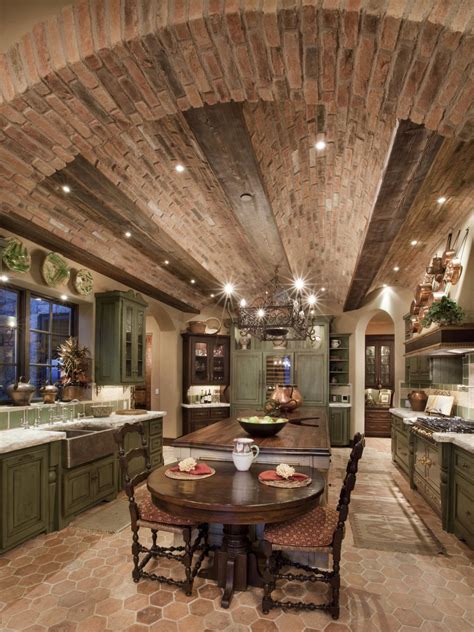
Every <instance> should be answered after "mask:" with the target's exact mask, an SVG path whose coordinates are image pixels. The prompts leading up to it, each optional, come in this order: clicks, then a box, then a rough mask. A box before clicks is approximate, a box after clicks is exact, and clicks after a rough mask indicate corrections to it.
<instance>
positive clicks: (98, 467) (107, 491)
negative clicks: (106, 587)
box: [62, 454, 117, 521]
mask: <svg viewBox="0 0 474 632" xmlns="http://www.w3.org/2000/svg"><path fill="white" fill-rule="evenodd" d="M116 477H117V466H116V455H115V454H111V455H110V456H107V457H104V458H103V459H98V460H97V461H94V462H93V463H87V465H81V466H79V467H75V468H73V469H71V470H64V471H63V480H62V487H63V494H62V513H63V519H65V520H66V521H67V519H68V518H70V517H71V516H73V515H75V514H78V513H80V512H82V511H84V510H86V509H88V508H89V507H93V506H94V505H96V504H97V503H98V502H99V501H101V500H105V499H109V500H112V499H113V498H115V495H116V493H117V478H116Z"/></svg>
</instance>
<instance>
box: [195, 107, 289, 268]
mask: <svg viewBox="0 0 474 632" xmlns="http://www.w3.org/2000/svg"><path fill="white" fill-rule="evenodd" d="M183 115H184V117H185V119H186V121H187V123H188V125H189V127H190V129H191V131H192V133H193V135H194V137H195V138H196V141H197V143H198V145H199V147H200V149H201V151H202V153H203V154H204V156H205V158H206V160H207V162H208V163H209V165H210V167H211V169H212V171H213V172H214V174H215V176H216V178H217V179H218V181H219V183H220V185H221V187H222V189H223V191H224V193H225V194H226V196H227V198H228V200H229V202H230V206H231V208H232V210H233V212H234V215H235V217H236V218H237V221H238V222H239V224H240V226H241V227H242V231H243V233H244V234H245V236H246V238H247V240H248V242H250V244H251V246H252V251H253V252H254V253H255V254H256V256H257V257H258V258H259V260H260V261H261V263H262V265H263V267H264V274H265V273H266V274H267V275H268V274H272V273H273V271H274V268H275V266H277V265H278V266H280V271H281V272H282V273H283V274H284V275H285V274H289V271H290V267H289V263H288V260H287V258H286V253H285V250H284V247H283V243H282V240H281V237H280V233H279V231H278V227H277V224H276V222H275V218H274V215H273V211H272V208H271V205H270V202H269V198H268V196H267V193H266V191H265V187H264V184H263V179H262V175H261V173H260V166H259V164H258V162H257V159H256V156H255V153H254V149H253V146H252V141H251V139H250V134H249V132H248V129H247V126H246V124H245V120H244V116H243V112H242V105H241V104H239V103H224V104H217V105H212V106H206V107H203V108H198V109H192V110H187V111H186V112H184V113H183ZM243 193H250V194H251V196H252V198H251V200H249V201H243V200H242V199H241V197H240V196H241V195H242V194H243Z"/></svg>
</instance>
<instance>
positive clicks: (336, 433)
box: [329, 406, 351, 446]
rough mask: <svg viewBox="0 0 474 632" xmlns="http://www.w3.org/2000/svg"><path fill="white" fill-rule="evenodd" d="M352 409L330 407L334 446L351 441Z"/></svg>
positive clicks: (330, 424)
mask: <svg viewBox="0 0 474 632" xmlns="http://www.w3.org/2000/svg"><path fill="white" fill-rule="evenodd" d="M350 432H351V409H350V408H336V407H334V406H330V407H329V435H330V437H331V445H332V446H347V445H350V442H351V434H350Z"/></svg>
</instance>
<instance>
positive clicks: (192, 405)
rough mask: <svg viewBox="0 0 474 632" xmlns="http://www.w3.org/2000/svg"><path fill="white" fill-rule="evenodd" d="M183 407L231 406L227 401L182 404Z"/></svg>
mask: <svg viewBox="0 0 474 632" xmlns="http://www.w3.org/2000/svg"><path fill="white" fill-rule="evenodd" d="M181 406H182V407H183V408H221V407H222V406H230V404H229V403H227V402H217V403H215V402H214V403H212V404H181Z"/></svg>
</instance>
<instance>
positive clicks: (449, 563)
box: [0, 439, 474, 632]
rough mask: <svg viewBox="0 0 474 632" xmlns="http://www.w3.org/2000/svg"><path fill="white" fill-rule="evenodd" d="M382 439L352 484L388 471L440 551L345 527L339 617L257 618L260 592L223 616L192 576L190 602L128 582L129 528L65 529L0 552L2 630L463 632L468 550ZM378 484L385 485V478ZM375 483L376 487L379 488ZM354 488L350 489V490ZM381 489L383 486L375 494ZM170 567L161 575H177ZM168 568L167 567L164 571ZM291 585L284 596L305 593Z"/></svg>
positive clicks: (469, 594)
mask: <svg viewBox="0 0 474 632" xmlns="http://www.w3.org/2000/svg"><path fill="white" fill-rule="evenodd" d="M389 449H390V446H389V440H388V439H387V440H385V439H368V440H367V447H366V450H365V453H364V457H363V462H362V463H361V472H360V475H359V477H358V482H357V485H360V488H361V489H363V488H364V485H367V484H369V483H370V485H371V486H374V485H377V476H378V474H379V473H380V472H383V473H384V475H387V474H388V475H390V476H391V477H392V478H393V481H394V482H395V483H396V484H398V485H399V488H400V490H401V492H402V493H403V494H404V495H405V497H406V498H407V499H408V501H409V502H410V503H411V505H412V507H413V508H414V510H415V511H416V512H417V514H418V515H419V516H420V517H422V519H423V520H424V521H425V523H427V524H428V525H429V527H430V528H431V530H432V531H433V533H434V534H435V535H436V536H437V538H438V539H439V540H440V541H441V542H442V543H443V545H444V546H445V548H446V554H444V555H434V556H427V555H413V554H406V553H404V554H401V553H393V552H385V551H378V550H370V549H362V548H356V547H354V546H353V541H352V533H351V529H350V525H348V529H347V535H346V539H345V542H344V547H343V565H342V590H341V605H342V607H341V617H340V619H339V621H338V622H333V621H332V619H331V618H330V617H329V616H328V615H326V614H325V613H321V612H304V613H300V614H296V613H294V612H281V611H278V610H273V611H272V612H271V613H270V615H268V616H264V615H263V614H262V612H261V609H260V605H259V603H260V599H261V593H260V590H258V589H252V590H249V591H247V592H244V593H237V594H236V595H235V596H234V600H233V602H232V604H231V608H230V609H229V610H223V609H221V608H220V607H219V600H220V594H221V591H220V589H219V588H217V587H216V586H215V585H214V584H212V583H206V582H205V581H203V580H197V581H196V584H195V588H194V593H193V596H192V597H189V598H188V597H186V596H184V594H183V593H182V592H181V591H179V590H171V589H170V587H166V586H163V587H160V586H158V585H155V584H154V583H152V582H147V581H141V582H140V583H138V584H134V583H133V582H132V580H131V577H130V570H131V561H130V554H129V548H130V532H129V531H128V529H126V530H125V531H122V532H121V533H119V534H115V535H97V534H95V533H91V532H88V531H85V530H80V529H77V528H74V527H69V528H67V529H65V530H63V531H61V532H58V533H52V534H49V535H44V536H40V537H37V538H36V539H34V540H31V541H30V542H28V543H27V544H25V545H23V546H20V547H18V548H17V549H15V550H13V551H11V552H9V553H7V554H5V555H3V556H0V630H2V632H10V631H17V630H28V631H29V632H33V631H34V632H43V631H46V630H49V631H50V632H96V631H97V632H99V631H102V630H104V631H111V632H115V631H116V630H128V631H129V632H142V631H143V632H146V631H150V632H159V631H161V632H203V631H206V630H226V631H229V632H230V631H235V632H243V631H245V630H246V631H251V632H298V631H300V630H301V631H305V632H312V631H315V630H325V631H326V632H337V631H339V630H341V631H342V630H351V631H353V632H359V631H360V632H371V631H382V632H389V631H392V630H393V631H395V630H400V631H408V630H414V629H419V630H423V631H425V632H430V631H432V632H436V631H438V630H439V631H440V632H441V631H442V632H463V631H466V632H468V631H469V632H470V631H472V630H473V629H474V599H473V584H474V568H473V564H472V561H473V560H474V554H473V552H472V551H470V550H469V549H468V548H467V547H466V546H465V545H464V544H463V543H461V542H460V541H458V540H457V539H456V538H455V537H454V536H452V535H449V534H446V533H444V532H443V531H442V530H441V528H440V521H439V519H438V518H437V516H436V515H435V514H434V513H433V512H432V511H431V510H430V509H429V507H428V506H427V505H426V504H425V503H424V502H423V501H422V500H421V498H420V497H419V496H418V495H417V494H416V493H414V492H411V491H410V490H409V488H408V486H407V485H406V482H405V480H404V479H403V477H402V476H401V475H400V474H399V472H398V471H397V470H396V468H395V467H394V466H393V465H392V464H391V461H390V454H389ZM347 454H348V451H347V450H346V449H337V450H334V458H333V466H334V467H333V468H332V470H331V476H330V479H331V481H332V485H331V487H330V500H331V501H334V497H335V496H336V495H337V493H338V491H339V490H338V488H339V478H338V475H337V472H339V476H340V468H341V467H344V465H345V462H346V460H347ZM385 480H386V479H385ZM380 485H381V483H379V486H380ZM357 490H358V487H357V486H356V492H357ZM380 491H381V493H382V492H383V490H382V489H381V490H380ZM173 565H174V563H173V562H169V563H167V564H165V567H164V568H163V567H160V572H163V573H165V574H166V573H169V572H173V573H175V568H174V566H173ZM170 566H173V568H171V569H170V568H169V567H170ZM312 590H313V589H312V588H311V587H309V589H308V590H306V589H304V588H302V587H301V585H298V586H296V587H283V592H284V593H286V594H287V595H288V596H290V595H292V596H297V597H298V599H303V600H305V599H308V598H310V597H312Z"/></svg>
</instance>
